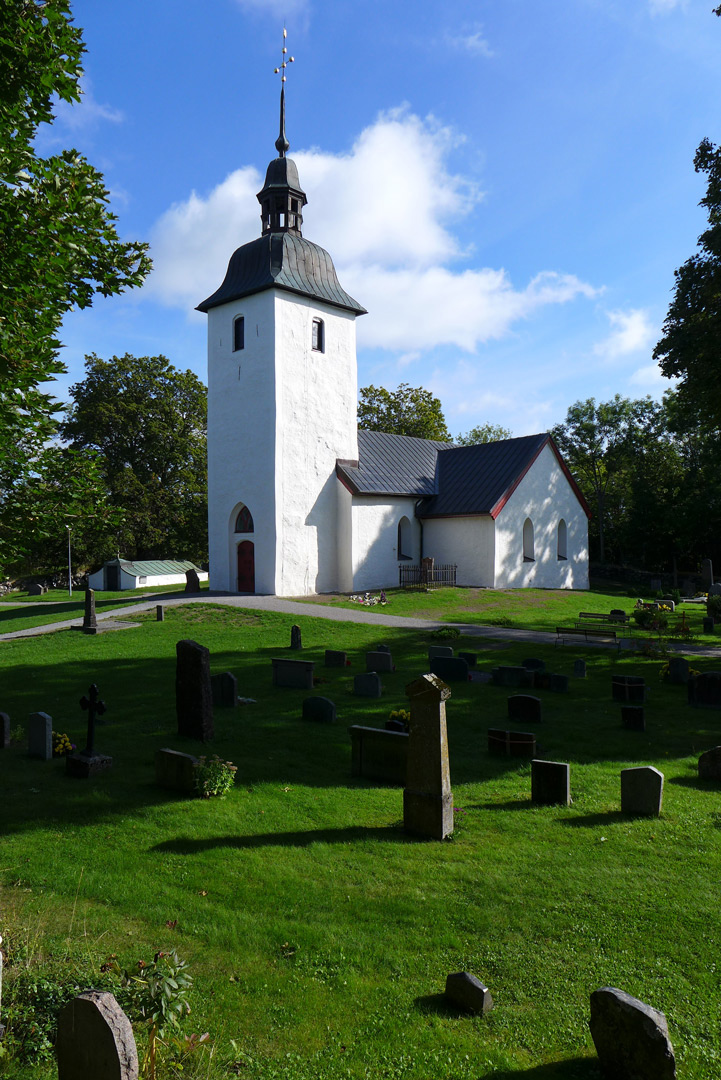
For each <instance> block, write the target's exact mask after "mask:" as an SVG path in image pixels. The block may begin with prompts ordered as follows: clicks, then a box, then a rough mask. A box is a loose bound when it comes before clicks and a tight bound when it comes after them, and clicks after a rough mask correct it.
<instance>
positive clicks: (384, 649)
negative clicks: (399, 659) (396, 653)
mask: <svg viewBox="0 0 721 1080" xmlns="http://www.w3.org/2000/svg"><path fill="white" fill-rule="evenodd" d="M375 651H376V652H387V653H389V652H390V651H391V650H390V645H376V647H375Z"/></svg>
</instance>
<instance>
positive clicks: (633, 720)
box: [621, 705, 646, 731]
mask: <svg viewBox="0 0 721 1080" xmlns="http://www.w3.org/2000/svg"><path fill="white" fill-rule="evenodd" d="M621 724H622V725H623V727H625V728H627V730H628V731H645V730H646V712H645V709H644V707H643V705H622V706H621Z"/></svg>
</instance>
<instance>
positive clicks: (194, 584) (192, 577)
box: [185, 570, 200, 593]
mask: <svg viewBox="0 0 721 1080" xmlns="http://www.w3.org/2000/svg"><path fill="white" fill-rule="evenodd" d="M185 592H187V593H198V592H200V578H199V577H198V571H197V570H186V571H185Z"/></svg>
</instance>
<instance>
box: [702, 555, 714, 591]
mask: <svg viewBox="0 0 721 1080" xmlns="http://www.w3.org/2000/svg"><path fill="white" fill-rule="evenodd" d="M701 582H702V586H703V588H704V589H705V591H706V592H708V591H709V589H710V588H711V586H712V585H713V563H712V562H711V560H710V559H704V560H703V562H702V563H701Z"/></svg>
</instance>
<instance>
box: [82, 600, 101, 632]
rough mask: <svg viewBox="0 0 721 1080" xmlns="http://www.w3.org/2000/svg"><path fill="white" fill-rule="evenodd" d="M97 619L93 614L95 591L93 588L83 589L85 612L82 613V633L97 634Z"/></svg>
mask: <svg viewBox="0 0 721 1080" xmlns="http://www.w3.org/2000/svg"><path fill="white" fill-rule="evenodd" d="M97 632H98V620H97V618H96V615H95V592H94V590H93V589H86V591H85V614H84V615H83V633H84V634H97Z"/></svg>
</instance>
